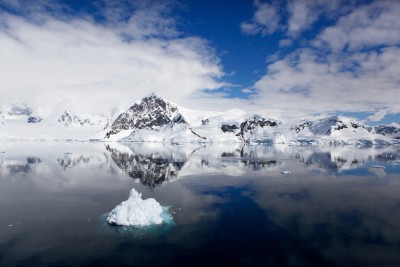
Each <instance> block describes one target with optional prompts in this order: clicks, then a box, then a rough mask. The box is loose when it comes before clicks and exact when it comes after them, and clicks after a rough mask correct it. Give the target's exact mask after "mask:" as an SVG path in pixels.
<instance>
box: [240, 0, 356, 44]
mask: <svg viewBox="0 0 400 267" xmlns="http://www.w3.org/2000/svg"><path fill="white" fill-rule="evenodd" d="M347 4H348V5H347V6H346V5H344V6H343V5H342V6H341V5H340V1H339V0H330V1H325V0H287V1H272V3H267V2H260V1H259V0H256V1H254V6H255V9H256V10H255V12H254V15H253V17H252V18H251V19H249V20H247V21H244V22H242V23H241V25H240V28H241V30H242V32H243V33H244V34H248V35H255V34H261V35H263V36H265V35H270V34H272V33H274V32H276V31H278V30H281V31H285V32H286V34H287V35H288V36H290V37H293V38H294V37H298V36H299V34H300V33H302V32H304V31H306V30H308V29H310V28H311V26H312V25H313V24H314V23H315V22H316V21H317V20H318V19H319V18H320V16H321V15H326V16H328V17H330V18H333V17H335V16H337V15H339V14H341V13H343V12H346V10H348V7H349V6H350V5H351V2H349V3H347Z"/></svg>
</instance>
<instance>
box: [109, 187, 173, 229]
mask: <svg viewBox="0 0 400 267" xmlns="http://www.w3.org/2000/svg"><path fill="white" fill-rule="evenodd" d="M164 210H165V208H163V207H162V206H161V205H160V203H158V202H157V201H156V200H155V199H154V198H148V199H142V194H141V193H139V192H137V191H136V190H135V189H132V190H131V191H130V194H129V198H128V200H125V201H123V202H122V203H121V204H119V205H118V206H116V207H115V208H114V209H113V210H112V211H111V212H110V213H109V214H108V217H107V222H108V223H109V224H116V225H123V226H150V225H157V224H161V223H163V217H164V216H163V214H162V213H163V211H164Z"/></svg>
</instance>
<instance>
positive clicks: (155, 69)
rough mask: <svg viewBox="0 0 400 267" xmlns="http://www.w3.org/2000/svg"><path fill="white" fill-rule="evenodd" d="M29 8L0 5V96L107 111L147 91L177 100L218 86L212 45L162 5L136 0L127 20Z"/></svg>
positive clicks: (49, 106) (6, 99)
mask: <svg viewBox="0 0 400 267" xmlns="http://www.w3.org/2000/svg"><path fill="white" fill-rule="evenodd" d="M147 8H149V9H147ZM32 10H33V11H31V12H30V14H29V17H26V16H17V15H13V14H9V13H5V12H3V13H0V43H1V46H0V58H1V61H0V73H1V82H0V94H1V96H2V97H1V101H2V102H3V103H10V102H25V103H28V104H29V105H31V106H33V108H40V110H50V109H52V108H54V107H59V108H61V107H62V108H70V109H72V110H75V111H77V112H91V111H94V112H104V111H107V110H109V109H111V108H113V107H118V108H120V107H124V106H126V105H129V104H130V103H132V102H133V101H134V100H136V99H138V98H140V97H142V96H143V95H146V94H148V93H150V92H155V93H157V94H160V95H162V96H164V97H167V98H169V99H170V100H172V101H175V102H179V101H182V100H183V99H185V97H187V96H188V95H191V94H192V93H194V92H196V91H198V90H201V89H204V88H208V89H215V88H218V87H220V86H221V83H220V82H219V79H218V78H220V77H221V76H222V75H223V71H222V69H221V66H220V64H219V60H218V58H216V57H215V56H214V52H213V50H212V49H211V48H210V47H209V45H208V44H207V42H206V41H205V40H203V39H200V38H197V37H188V38H183V37H180V36H179V33H178V32H177V30H176V28H175V23H174V21H173V20H172V19H171V17H169V16H168V14H165V12H166V11H165V9H163V6H157V5H151V6H150V7H148V6H145V7H144V8H142V7H141V8H138V9H136V10H133V11H132V12H133V13H132V14H131V16H130V17H128V18H127V19H126V18H125V20H119V19H118V15H115V14H114V15H111V14H108V15H107V16H109V19H108V21H107V22H103V23H97V22H95V21H94V20H93V19H92V18H91V17H89V16H87V15H82V16H80V17H77V16H69V17H68V16H61V15H60V16H58V14H57V13H53V12H51V13H44V12H42V10H41V9H32ZM38 10H39V11H38ZM107 10H108V12H110V10H112V9H107ZM116 12H117V11H116ZM146 12H147V13H146ZM146 14H147V15H146ZM110 16H111V17H112V16H114V19H111V17H110Z"/></svg>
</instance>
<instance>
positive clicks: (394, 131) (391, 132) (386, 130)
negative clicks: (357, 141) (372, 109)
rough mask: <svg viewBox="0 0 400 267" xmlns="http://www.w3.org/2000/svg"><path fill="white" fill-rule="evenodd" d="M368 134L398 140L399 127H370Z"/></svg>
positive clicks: (399, 134)
mask: <svg viewBox="0 0 400 267" xmlns="http://www.w3.org/2000/svg"><path fill="white" fill-rule="evenodd" d="M370 132H371V133H375V134H380V135H384V136H387V137H391V138H394V139H400V127H395V126H390V125H379V126H375V127H370Z"/></svg>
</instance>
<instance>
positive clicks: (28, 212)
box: [0, 142, 400, 266]
mask: <svg viewBox="0 0 400 267" xmlns="http://www.w3.org/2000/svg"><path fill="white" fill-rule="evenodd" d="M281 171H291V174H287V175H284V174H282V173H281ZM131 188H135V189H136V190H137V191H139V192H141V193H142V194H143V196H144V198H148V197H154V198H155V199H157V200H158V201H159V202H160V203H161V204H162V205H164V206H170V211H171V213H172V216H173V218H174V224H173V225H163V226H160V227H155V228H153V229H145V230H143V229H136V228H130V227H116V226H109V225H108V224H107V223H106V222H105V217H106V215H107V212H109V211H111V209H113V208H114V207H115V206H116V205H117V204H119V203H120V202H122V201H124V200H126V199H127V197H128V193H129V191H130V189H131ZM399 226H400V147H398V146H397V147H396V146H391V147H367V148H355V147H349V146H347V147H290V146H276V147H268V146H242V145H231V146H223V145H220V146H217V145H213V146H195V145H192V146H163V145H132V144H131V145H129V146H126V145H123V144H103V143H95V144H84V143H47V142H43V143H40V142H38V143H22V142H21V143H2V144H1V145H0V266H204V265H212V266H217V265H220V266H221V265H224V266H225V265H227V266H400V227H399Z"/></svg>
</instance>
